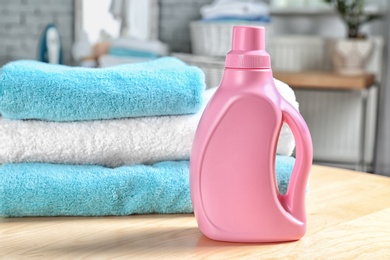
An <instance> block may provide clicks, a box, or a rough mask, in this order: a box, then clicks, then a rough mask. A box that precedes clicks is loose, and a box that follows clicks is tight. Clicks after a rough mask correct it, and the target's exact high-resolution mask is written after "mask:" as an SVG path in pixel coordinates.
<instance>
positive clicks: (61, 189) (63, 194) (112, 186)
mask: <svg viewBox="0 0 390 260" xmlns="http://www.w3.org/2000/svg"><path fill="white" fill-rule="evenodd" d="M294 162H295V159H294V158H292V157H287V156H277V157H276V179H277V182H278V188H279V190H280V192H281V193H282V194H284V193H285V192H286V190H287V186H288V182H289V179H290V175H291V172H292V168H293V165H294ZM190 212H192V204H191V197H190V184H189V163H188V161H176V162H173V161H166V162H160V163H157V164H154V165H150V166H146V165H134V166H123V167H118V168H115V169H111V168H105V167H103V166H95V165H63V164H46V163H19V164H5V165H2V166H0V216H3V217H23V216H108V215H130V214H149V213H166V214H173V213H190Z"/></svg>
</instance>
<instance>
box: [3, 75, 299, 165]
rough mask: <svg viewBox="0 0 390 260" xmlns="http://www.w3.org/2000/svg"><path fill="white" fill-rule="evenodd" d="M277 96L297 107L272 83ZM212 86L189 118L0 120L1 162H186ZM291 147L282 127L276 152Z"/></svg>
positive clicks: (286, 152) (282, 86) (285, 88)
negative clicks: (200, 106) (201, 105)
mask: <svg viewBox="0 0 390 260" xmlns="http://www.w3.org/2000/svg"><path fill="white" fill-rule="evenodd" d="M275 85H276V87H277V89H278V91H279V93H280V94H281V95H282V96H283V97H284V98H285V99H286V100H287V101H288V102H290V103H291V104H292V105H293V106H294V107H295V108H297V109H298V103H297V102H296V99H295V95H294V91H293V90H292V89H291V88H290V87H289V86H288V85H286V84H284V83H283V82H281V81H278V80H275ZM215 90H216V88H213V89H207V90H206V91H205V92H204V94H203V107H202V109H201V110H200V111H199V112H198V113H197V114H193V115H184V116H158V117H140V118H126V119H117V120H97V121H85V122H82V121H79V122H47V121H41V120H9V119H6V118H0V163H17V162H47V163H66V164H97V165H105V166H108V167H118V166H122V165H134V164H141V163H147V164H151V163H156V162H159V161H165V160H188V159H189V157H190V152H191V146H192V140H193V137H194V134H195V131H196V127H197V125H198V122H199V119H200V117H201V115H202V112H203V109H204V108H205V106H206V104H207V102H208V101H209V100H210V98H211V96H212V95H213V94H214V92H215ZM294 147H295V142H294V137H293V135H292V133H291V130H290V129H289V127H288V126H287V125H286V124H285V125H283V127H282V130H281V132H280V137H279V143H278V146H277V151H276V152H277V154H280V155H287V156H289V155H291V154H292V152H293V150H294Z"/></svg>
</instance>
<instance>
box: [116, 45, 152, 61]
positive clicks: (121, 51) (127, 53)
mask: <svg viewBox="0 0 390 260" xmlns="http://www.w3.org/2000/svg"><path fill="white" fill-rule="evenodd" d="M108 54H110V55H114V56H122V57H137V58H149V59H155V58H158V54H157V53H154V52H150V51H139V50H132V49H128V48H120V47H111V48H110V49H109V50H108Z"/></svg>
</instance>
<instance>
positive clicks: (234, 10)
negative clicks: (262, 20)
mask: <svg viewBox="0 0 390 260" xmlns="http://www.w3.org/2000/svg"><path fill="white" fill-rule="evenodd" d="M200 13H201V15H202V18H203V19H210V18H218V17H224V16H235V17H243V18H245V17H252V16H270V10H269V5H268V4H267V3H263V2H254V1H252V0H216V1H214V2H213V3H212V4H211V5H204V6H202V8H201V9H200Z"/></svg>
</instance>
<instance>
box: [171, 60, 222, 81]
mask: <svg viewBox="0 0 390 260" xmlns="http://www.w3.org/2000/svg"><path fill="white" fill-rule="evenodd" d="M172 56H174V57H177V58H179V59H181V60H182V61H184V62H185V63H187V64H189V65H193V66H197V67H199V68H200V69H201V70H202V71H203V72H204V74H205V77H206V86H207V88H212V87H217V86H218V85H219V83H220V82H221V79H222V74H223V69H224V67H225V59H224V58H221V57H206V56H197V55H192V54H188V53H172Z"/></svg>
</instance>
